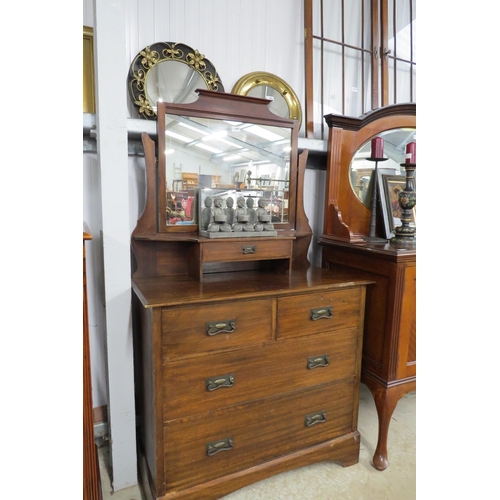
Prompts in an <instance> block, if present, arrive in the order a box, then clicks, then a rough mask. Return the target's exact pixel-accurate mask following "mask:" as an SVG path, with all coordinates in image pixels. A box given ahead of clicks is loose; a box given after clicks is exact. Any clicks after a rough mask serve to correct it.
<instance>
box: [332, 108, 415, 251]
mask: <svg viewBox="0 0 500 500" xmlns="http://www.w3.org/2000/svg"><path fill="white" fill-rule="evenodd" d="M325 121H326V123H327V124H328V127H329V135H328V160H327V186H326V190H327V191H326V207H325V222H324V234H323V238H324V239H334V240H340V241H349V242H362V241H364V240H363V236H367V235H368V234H369V227H370V216H371V209H370V203H369V201H367V200H366V196H369V193H368V194H367V192H366V191H367V190H366V189H365V190H364V192H363V193H362V192H360V187H359V185H360V184H361V182H360V181H361V179H360V178H358V173H359V174H362V173H363V172H362V171H360V172H357V168H354V166H355V163H356V162H357V158H361V157H362V155H363V152H364V148H369V147H370V140H371V139H372V138H374V137H379V136H382V137H386V138H388V140H387V152H388V153H389V154H390V156H391V157H393V161H392V164H393V165H395V164H396V163H397V161H398V158H401V159H402V157H401V156H400V155H399V152H398V151H399V150H400V148H401V144H399V143H400V142H405V141H406V142H405V143H407V142H408V140H411V139H412V138H413V139H414V137H415V134H416V104H415V103H407V104H394V105H392V106H385V107H383V108H379V109H376V110H374V111H371V112H370V113H366V114H365V115H362V116H361V117H359V118H353V117H349V116H343V115H334V114H329V115H326V116H325ZM402 161H404V160H402ZM384 163H387V162H384ZM358 166H359V165H358ZM384 167H386V165H384ZM361 177H363V176H362V175H361ZM365 177H370V173H369V172H367V175H365ZM364 180H365V181H366V180H367V179H366V178H365V179H364ZM378 236H381V237H383V235H382V234H379V235H378Z"/></svg>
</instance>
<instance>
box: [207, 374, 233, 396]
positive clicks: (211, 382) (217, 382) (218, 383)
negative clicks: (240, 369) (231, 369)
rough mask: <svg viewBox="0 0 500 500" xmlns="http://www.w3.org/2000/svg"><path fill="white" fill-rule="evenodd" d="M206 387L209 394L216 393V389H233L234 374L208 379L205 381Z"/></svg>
mask: <svg viewBox="0 0 500 500" xmlns="http://www.w3.org/2000/svg"><path fill="white" fill-rule="evenodd" d="M205 385H206V388H207V391H208V392H212V391H215V390H216V389H220V388H221V387H233V385H234V373H228V374H227V375H219V376H218V377H210V378H207V379H206V381H205Z"/></svg>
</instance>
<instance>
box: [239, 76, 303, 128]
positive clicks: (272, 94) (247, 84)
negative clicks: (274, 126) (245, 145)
mask: <svg viewBox="0 0 500 500" xmlns="http://www.w3.org/2000/svg"><path fill="white" fill-rule="evenodd" d="M231 93H232V94H239V95H246V96H251V97H260V98H262V99H269V100H270V101H271V103H270V104H269V106H268V108H269V110H270V111H271V112H272V113H274V114H275V115H278V116H281V117H282V118H292V119H293V120H297V121H298V122H299V128H300V125H301V123H302V109H301V107H300V101H299V98H298V97H297V95H296V94H295V92H294V91H293V89H292V87H290V85H288V83H286V82H285V81H284V80H282V79H281V78H280V77H279V76H276V75H273V74H272V73H266V72H262V71H255V72H253V73H248V74H247V75H244V76H242V77H241V78H240V79H239V80H238V81H237V82H236V83H235V85H234V87H233V90H232V91H231Z"/></svg>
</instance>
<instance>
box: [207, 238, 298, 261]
mask: <svg viewBox="0 0 500 500" xmlns="http://www.w3.org/2000/svg"><path fill="white" fill-rule="evenodd" d="M291 255H292V240H264V241H258V238H249V240H248V242H246V241H223V242H217V243H205V244H204V245H203V261H204V262H227V261H230V262H238V261H247V260H262V259H285V258H290V257H291Z"/></svg>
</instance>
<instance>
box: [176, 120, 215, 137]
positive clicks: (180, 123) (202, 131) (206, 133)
mask: <svg viewBox="0 0 500 500" xmlns="http://www.w3.org/2000/svg"><path fill="white" fill-rule="evenodd" d="M179 125H181V126H182V127H184V128H188V129H189V130H194V131H195V132H198V133H199V134H204V135H210V134H209V133H208V132H205V131H204V130H200V129H199V128H196V127H193V126H192V125H187V124H186V123H183V122H179Z"/></svg>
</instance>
